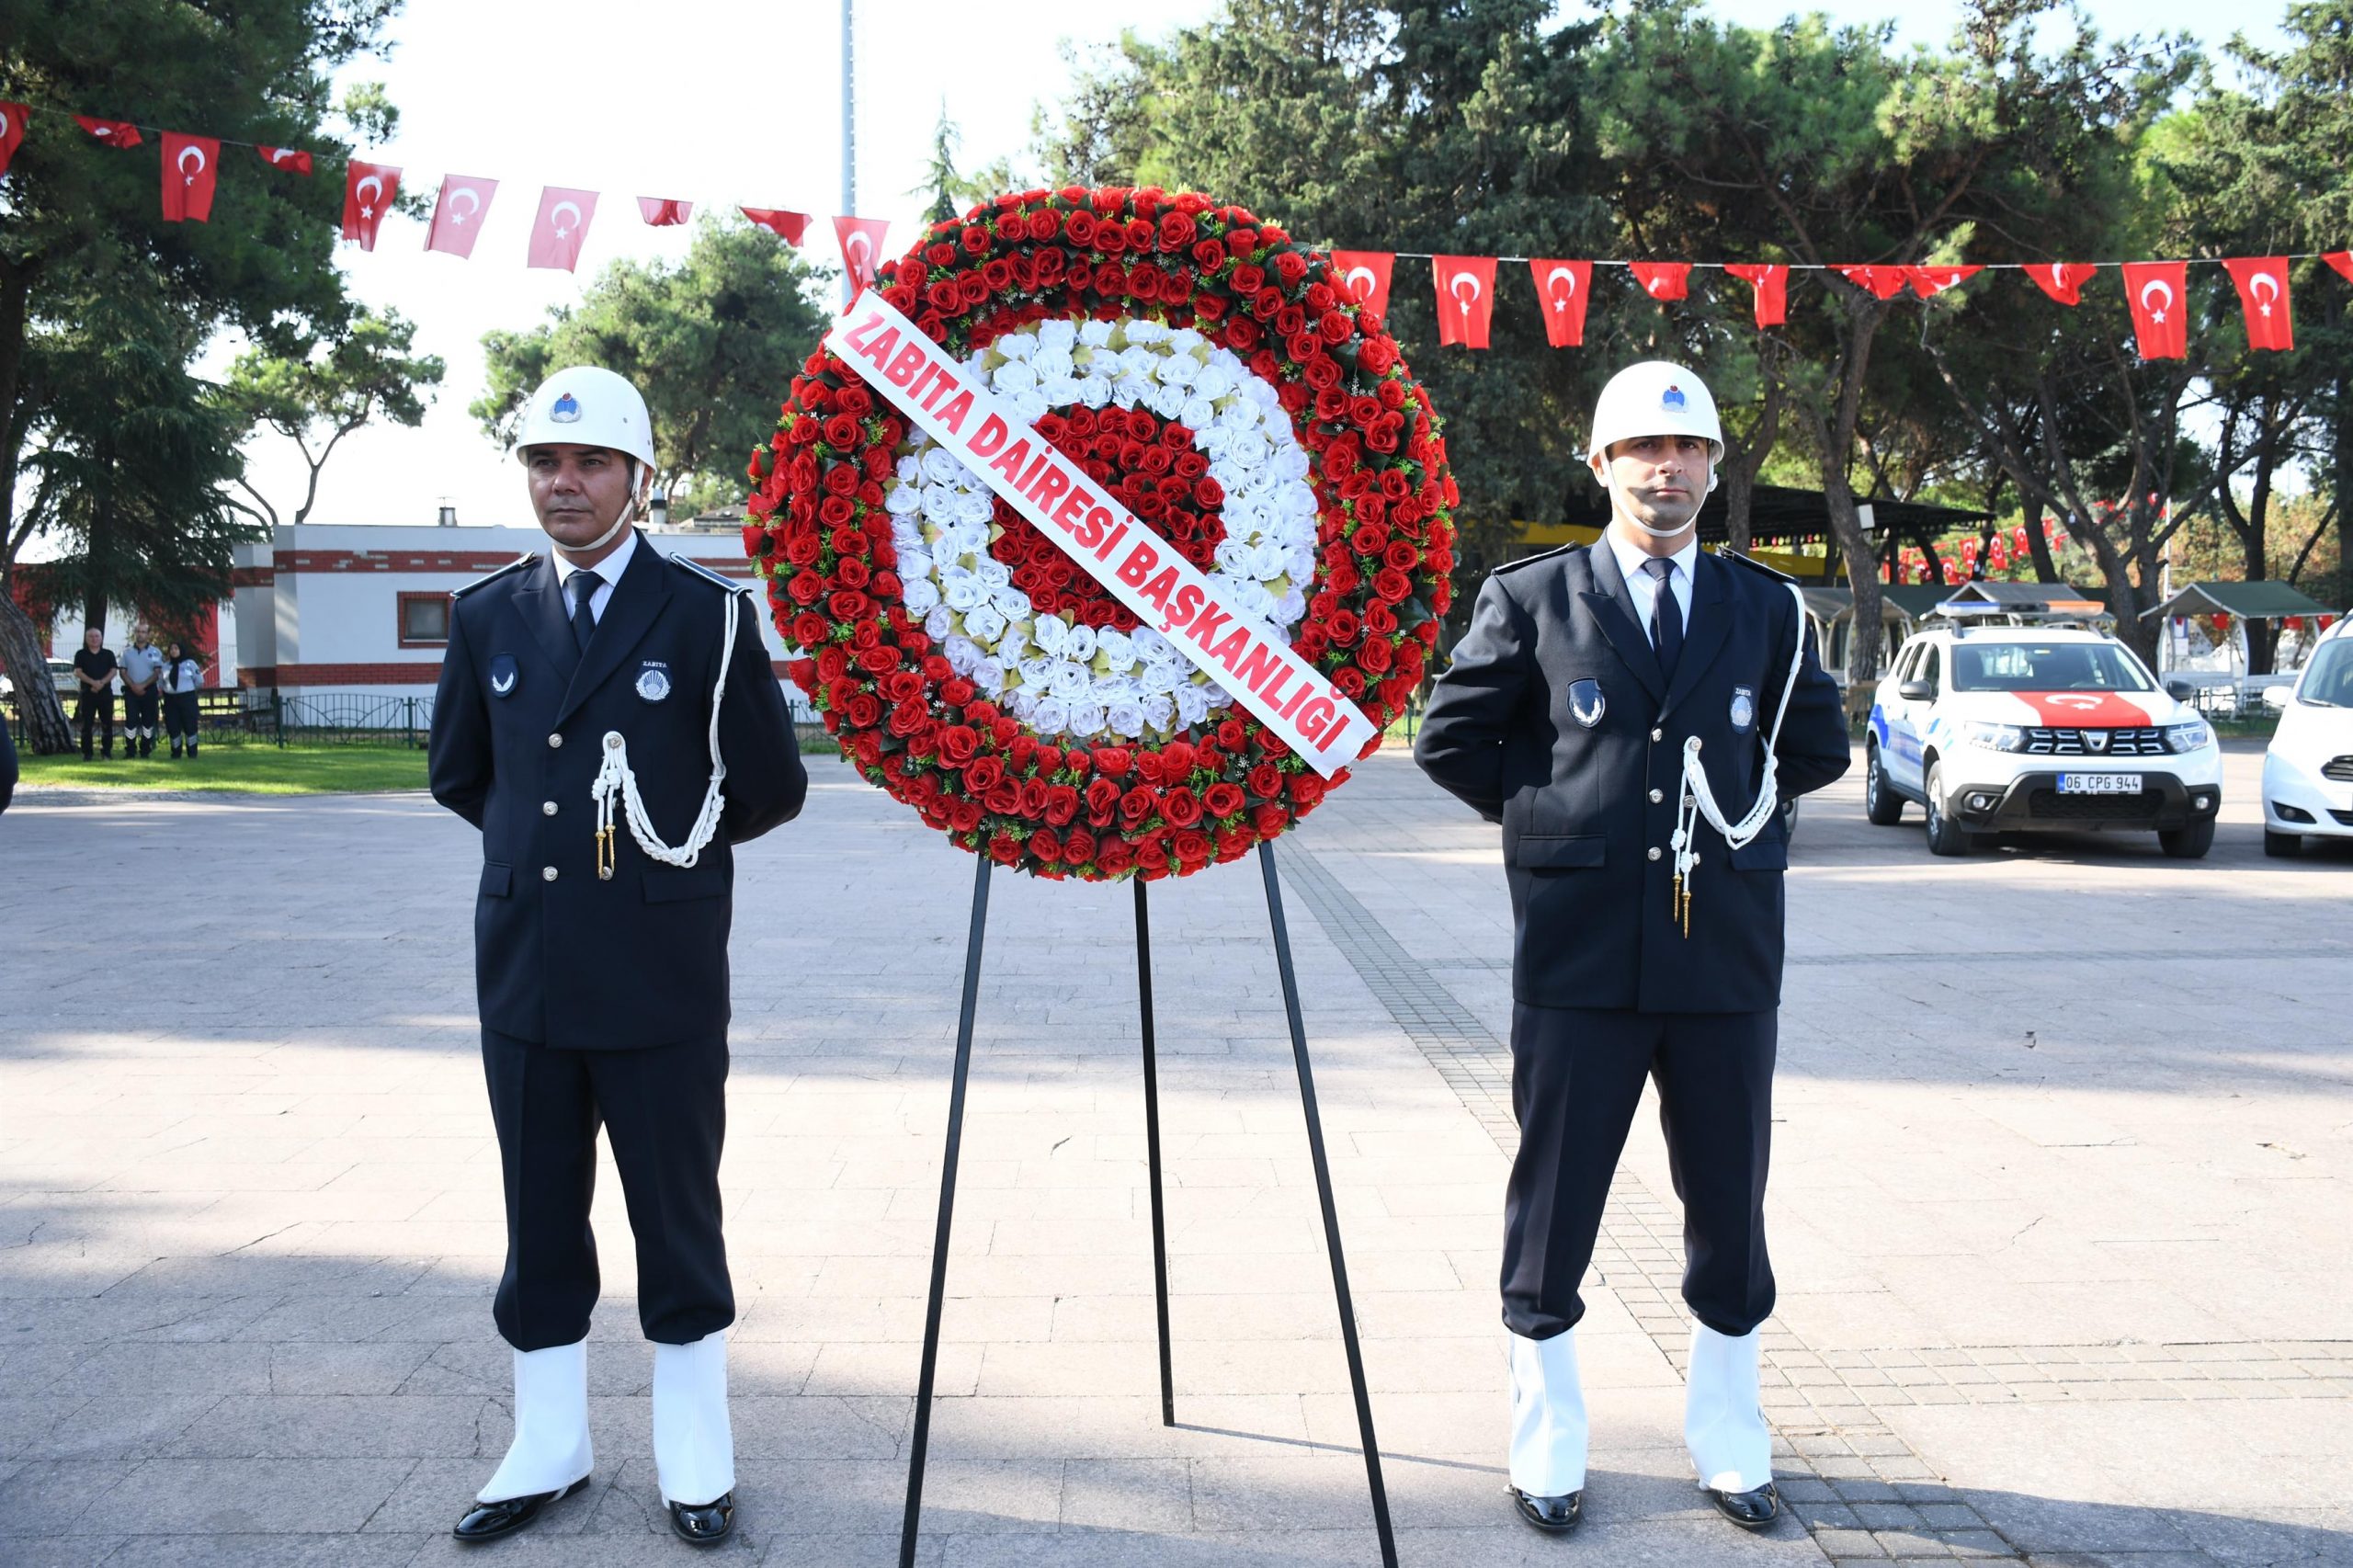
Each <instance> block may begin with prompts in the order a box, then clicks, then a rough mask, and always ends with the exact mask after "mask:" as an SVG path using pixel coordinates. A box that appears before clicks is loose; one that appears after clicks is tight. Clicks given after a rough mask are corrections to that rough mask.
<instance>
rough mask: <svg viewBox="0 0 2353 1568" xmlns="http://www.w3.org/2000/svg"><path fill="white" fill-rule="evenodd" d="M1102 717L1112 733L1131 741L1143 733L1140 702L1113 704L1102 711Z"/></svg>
mask: <svg viewBox="0 0 2353 1568" xmlns="http://www.w3.org/2000/svg"><path fill="white" fill-rule="evenodd" d="M1103 717H1104V722H1106V723H1108V724H1109V725H1110V726H1111V730H1112V733H1115V734H1119V735H1122V736H1125V737H1126V738H1127V739H1129V740H1133V739H1135V738H1136V737H1137V736H1138V735H1141V734H1142V733H1143V704H1142V702H1114V703H1113V704H1111V706H1110V707H1108V708H1107V709H1105V710H1104V714H1103Z"/></svg>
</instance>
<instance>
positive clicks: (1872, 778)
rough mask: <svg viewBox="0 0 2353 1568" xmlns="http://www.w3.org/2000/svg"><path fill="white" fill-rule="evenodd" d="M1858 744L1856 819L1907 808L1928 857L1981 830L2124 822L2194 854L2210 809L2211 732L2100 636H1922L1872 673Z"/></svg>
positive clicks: (2031, 630)
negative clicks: (1864, 729)
mask: <svg viewBox="0 0 2353 1568" xmlns="http://www.w3.org/2000/svg"><path fill="white" fill-rule="evenodd" d="M1863 750H1864V771H1863V810H1864V813H1865V814H1866V815H1867V816H1869V817H1870V820H1871V821H1872V822H1874V823H1877V824H1880V825H1881V826H1886V825H1888V824H1893V823H1894V822H1896V821H1898V820H1900V819H1901V818H1902V816H1903V815H1904V801H1917V802H1919V804H1920V805H1921V807H1922V808H1923V809H1924V810H1925V811H1926V812H1927V825H1928V848H1929V850H1930V851H1931V852H1932V853H1934V854H1938V855H1966V854H1968V853H1969V851H1970V850H1971V849H1972V847H1974V846H1975V843H1976V839H1977V836H1978V835H1980V834H1986V833H2021V832H2026V833H2031V832H2064V833H2081V832H2086V831H2096V830H2099V829H2107V828H2122V829H2127V830H2137V831H2140V832H2149V831H2152V830H2154V832H2155V834H2156V835H2157V842H2158V843H2159V844H2160V845H2161V846H2164V849H2165V853H2166V854H2168V855H2171V856H2175V857H2177V858H2183V859H2195V858H2199V857H2200V856H2202V855H2204V854H2205V853H2206V851H2207V850H2208V849H2209V848H2211V847H2212V846H2213V843H2214V819H2215V816H2216V814H2217V812H2219V811H2220V810H2221V808H2222V749H2221V748H2220V747H2219V746H2217V745H2216V744H2214V730H2213V726H2211V725H2210V724H2208V723H2207V722H2206V721H2205V720H2203V719H2200V717H2199V716H2198V715H2197V714H2196V713H2195V712H2193V711H2191V710H2189V709H2188V708H2187V707H2185V706H2183V705H2182V704H2181V703H2180V702H2178V701H2176V700H2175V699H2173V698H2172V697H2170V696H2168V695H2167V694H2166V693H2165V690H2164V688H2163V687H2159V686H2158V685H2157V683H2156V681H2155V679H2154V678H2153V677H2152V676H2150V674H2149V671H2148V667H2147V666H2146V665H2143V664H2142V663H2141V661H2140V660H2139V659H2137V658H2135V657H2134V656H2133V654H2132V652H2131V649H2129V648H2127V647H2125V646H2124V645H2123V644H2122V643H2121V642H2117V641H2116V640H2115V639H2114V638H2112V637H2107V636H2103V635H2102V634H2100V633H2098V632H2097V631H2078V630H2075V629H2064V630H2063V629H2060V628H2055V627H2038V626H1972V627H1936V628H1933V629H1931V630H1929V631H1924V632H1922V633H1921V634H1920V635H1918V636H1916V637H1915V638H1913V639H1912V640H1911V641H1910V642H1906V643H1905V644H1904V649H1903V652H1901V653H1898V654H1897V655H1896V661H1895V667H1894V668H1893V670H1891V671H1890V672H1889V673H1888V675H1887V677H1886V678H1885V679H1884V680H1882V681H1881V682H1880V685H1879V692H1878V696H1877V699H1876V700H1874V701H1873V702H1872V704H1871V721H1870V734H1869V735H1868V736H1867V737H1866V738H1865V740H1864V743H1863Z"/></svg>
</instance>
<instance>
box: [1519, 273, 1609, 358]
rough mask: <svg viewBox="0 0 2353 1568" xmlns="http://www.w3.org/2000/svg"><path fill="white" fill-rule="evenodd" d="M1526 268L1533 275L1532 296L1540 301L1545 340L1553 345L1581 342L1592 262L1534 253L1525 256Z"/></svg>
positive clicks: (1583, 334) (1560, 345) (1583, 338)
mask: <svg viewBox="0 0 2353 1568" xmlns="http://www.w3.org/2000/svg"><path fill="white" fill-rule="evenodd" d="M1528 270H1529V275H1530V276H1532V277H1533V278H1535V279H1536V297H1537V298H1538V299H1539V300H1540V301H1543V304H1544V337H1545V341H1547V342H1548V343H1550V344H1552V347H1555V348H1574V347H1578V346H1580V345H1581V344H1583V343H1584V342H1585V304H1586V299H1587V298H1588V297H1589V296H1590V295H1591V293H1592V291H1593V263H1591V262H1589V261H1558V260H1555V259H1553V258H1552V257H1551V256H1536V257H1533V258H1531V259H1530V260H1529V264H1528Z"/></svg>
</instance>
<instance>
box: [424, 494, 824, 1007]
mask: <svg viewBox="0 0 2353 1568" xmlns="http://www.w3.org/2000/svg"><path fill="white" fill-rule="evenodd" d="M738 591H740V590H738V589H736V588H735V587H733V585H728V584H727V583H726V582H725V581H724V580H723V579H721V578H719V577H717V576H715V575H713V574H709V573H706V572H704V571H702V570H701V569H700V568H698V567H693V566H689V565H687V564H686V563H684V562H675V561H671V560H668V559H666V558H665V557H664V556H663V555H662V554H661V553H660V552H659V551H655V550H654V547H653V545H652V543H651V542H650V541H648V540H645V539H644V538H642V537H641V538H640V539H639V540H638V546H637V550H636V551H635V552H634V553H633V554H632V555H631V558H630V562H629V565H628V567H627V569H626V570H624V571H623V572H622V574H621V580H620V582H619V583H617V584H615V585H613V592H612V597H610V598H609V599H608V601H607V602H606V605H605V612H604V616H603V618H602V619H600V620H599V621H598V622H597V631H596V635H595V636H594V637H592V638H591V639H590V640H589V643H588V649H587V652H586V653H585V654H583V653H581V652H579V648H578V644H577V642H576V641H575V640H574V636H573V632H572V625H571V621H570V619H569V613H568V607H567V606H566V604H565V602H564V596H563V591H562V590H561V589H560V588H559V587H558V586H557V584H556V574H555V566H554V563H553V562H552V560H551V558H549V557H546V556H540V555H531V556H526V557H525V558H524V559H523V560H522V561H521V562H517V564H516V565H514V566H511V567H508V568H506V570H504V571H502V572H498V573H494V574H492V575H491V576H489V577H486V578H484V579H483V580H482V581H481V582H479V583H476V584H473V585H470V586H468V587H466V588H463V589H460V591H459V594H458V597H457V602H456V604H455V606H454V607H453V608H452V611H451V615H450V625H449V653H448V655H447V657H446V658H445V660H444V661H443V663H442V665H441V685H440V689H439V691H438V693H437V695H436V697H435V699H434V708H433V737H432V746H431V780H432V786H433V798H434V799H435V800H437V801H440V802H441V803H442V804H443V805H445V806H447V807H449V809H450V810H451V811H453V812H457V813H458V814H459V815H460V816H461V817H463V818H465V819H466V820H467V821H468V822H470V823H472V824H474V825H475V826H477V827H479V828H481V829H482V847H483V869H482V888H481V893H480V896H479V897H478V898H477V899H476V901H475V906H474V982H475V989H476V992H477V993H478V994H479V998H480V1002H481V1007H482V1020H483V1023H484V1024H485V1025H486V1026H488V1027H489V1028H494V1029H496V1030H498V1031H500V1032H501V1033H503V1034H509V1035H514V1036H517V1037H519V1038H521V1039H523V1040H540V1041H544V1042H546V1043H547V1044H550V1045H554V1046H561V1047H565V1048H569V1049H575V1050H620V1049H630V1048H635V1047H640V1046H654V1045H670V1044H676V1043H679V1042H681V1041H687V1040H699V1039H711V1040H719V1039H723V1038H724V1036H725V1032H726V1028H727V1020H728V994H727V934H728V928H729V926H730V924H731V923H732V920H733V912H734V897H733V889H734V881H735V865H734V858H733V854H732V851H731V847H730V846H733V845H736V844H741V843H743V842H744V841H745V840H746V839H751V838H756V837H758V836H759V835H761V834H764V833H766V832H767V831H768V829H770V828H772V827H775V826H776V825H777V824H779V823H783V822H789V821H790V820H791V819H792V817H793V816H794V815H795V814H796V813H797V812H799V811H800V810H801V800H802V797H803V796H804V795H805V794H806V793H807V791H808V785H809V778H808V774H807V773H806V772H805V771H804V770H803V768H802V767H801V752H800V747H799V745H798V744H796V743H795V740H794V737H793V733H792V723H791V720H790V716H789V714H788V713H787V711H786V710H785V705H784V697H783V693H782V691H781V690H780V688H779V687H778V685H777V680H776V676H775V674H774V672H773V670H772V668H771V666H770V665H769V663H768V655H767V648H766V647H765V646H764V645H763V644H762V643H761V641H760V629H759V619H758V618H759V616H760V614H761V613H762V612H761V608H760V606H759V604H758V602H757V601H756V599H753V598H752V597H750V596H749V595H748V594H746V595H745V597H744V598H743V599H742V600H741V601H740V605H739V608H740V614H739V617H738V620H737V626H736V631H735V651H734V655H733V661H732V662H731V664H730V665H729V666H728V672H727V693H726V698H725V702H724V706H723V707H722V711H721V714H720V723H719V742H720V755H721V756H722V759H724V761H725V762H726V765H727V781H726V784H725V785H724V786H723V789H724V791H725V796H726V809H725V812H724V813H723V814H722V818H721V822H720V829H719V833H718V835H717V836H715V837H714V838H713V839H712V841H711V842H710V845H709V846H707V847H705V848H704V850H703V851H702V854H701V855H700V857H699V860H698V863H697V864H696V865H695V866H694V867H693V868H691V869H678V868H676V867H672V866H665V865H663V864H661V863H660V862H658V861H654V860H652V859H649V858H647V857H646V856H645V855H644V853H643V852H642V851H641V850H640V849H639V848H638V846H637V840H636V839H635V838H634V837H633V836H631V834H630V831H629V826H628V822H627V819H626V814H625V812H622V811H620V809H618V808H617V809H616V812H615V834H616V836H617V838H618V840H619V842H618V844H617V846H615V848H614V851H613V858H614V860H615V862H616V867H615V871H614V875H613V878H612V880H611V881H599V880H598V878H597V865H596V817H597V812H596V806H595V803H594V802H593V801H591V800H590V798H589V793H588V789H589V785H590V783H591V781H592V780H593V779H594V778H596V776H597V767H598V766H599V764H600V763H601V761H602V755H601V754H602V751H603V742H604V737H605V735H606V733H607V732H608V731H618V732H620V734H621V735H622V736H623V737H624V738H625V739H626V740H627V741H628V743H629V761H630V766H631V770H632V771H633V772H634V773H635V774H636V776H637V784H638V790H639V793H640V794H641V795H642V798H643V799H644V801H645V805H646V810H647V812H648V814H649V815H650V816H651V817H652V818H653V823H654V831H655V832H656V833H658V834H659V835H661V837H662V838H663V840H664V841H665V843H668V844H672V845H676V844H679V843H681V842H683V841H684V839H685V838H686V836H687V833H688V829H689V828H690V827H691V826H692V825H693V823H694V820H695V814H696V812H698V811H699V810H700V809H701V805H702V798H703V791H704V789H705V788H706V786H707V785H708V784H709V782H710V688H711V683H712V681H713V679H714V678H715V677H716V676H717V675H718V673H719V652H720V643H721V640H722V633H723V632H724V631H725V621H724V619H723V616H724V613H725V605H726V601H727V596H728V595H729V594H730V593H733V592H738Z"/></svg>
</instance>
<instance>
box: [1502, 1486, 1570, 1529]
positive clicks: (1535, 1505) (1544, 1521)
mask: <svg viewBox="0 0 2353 1568" xmlns="http://www.w3.org/2000/svg"><path fill="white" fill-rule="evenodd" d="M1511 1501H1512V1506H1514V1507H1516V1508H1518V1510H1519V1517H1521V1518H1523V1519H1526V1520H1527V1521H1528V1522H1529V1524H1531V1525H1534V1526H1535V1527H1536V1528H1538V1529H1540V1530H1549V1531H1551V1532H1552V1534H1554V1535H1559V1534H1561V1533H1563V1531H1567V1530H1573V1529H1574V1528H1576V1526H1577V1520H1578V1519H1579V1518H1580V1517H1583V1515H1584V1513H1585V1494H1584V1493H1582V1492H1572V1493H1569V1494H1566V1495H1565V1496H1561V1497H1539V1496H1537V1495H1535V1494H1533V1493H1528V1492H1522V1491H1521V1490H1520V1489H1519V1488H1518V1487H1517V1486H1515V1487H1513V1488H1512V1489H1511Z"/></svg>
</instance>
